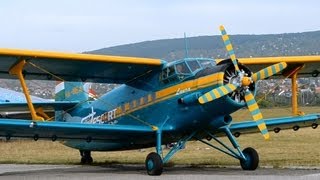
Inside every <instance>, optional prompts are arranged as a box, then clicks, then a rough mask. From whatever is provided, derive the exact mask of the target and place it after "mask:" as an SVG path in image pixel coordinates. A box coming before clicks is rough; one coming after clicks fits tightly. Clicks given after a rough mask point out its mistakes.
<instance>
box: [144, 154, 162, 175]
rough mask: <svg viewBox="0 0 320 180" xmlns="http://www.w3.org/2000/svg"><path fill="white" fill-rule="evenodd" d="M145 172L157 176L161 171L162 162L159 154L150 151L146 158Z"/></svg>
mask: <svg viewBox="0 0 320 180" xmlns="http://www.w3.org/2000/svg"><path fill="white" fill-rule="evenodd" d="M146 169H147V173H148V174H149V175H151V176H159V175H161V174H162V171H163V162H162V159H161V157H160V155H159V154H157V153H155V152H152V153H150V154H148V156H147V158H146Z"/></svg>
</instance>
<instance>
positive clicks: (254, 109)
mask: <svg viewBox="0 0 320 180" xmlns="http://www.w3.org/2000/svg"><path fill="white" fill-rule="evenodd" d="M220 31H221V34H222V39H223V42H224V45H225V47H226V49H227V51H228V54H229V56H230V58H231V61H232V64H233V66H234V68H235V70H236V75H237V78H238V81H237V82H229V83H228V84H225V85H223V86H220V87H218V88H215V89H213V90H211V91H209V92H207V93H205V94H204V95H202V96H200V97H199V98H198V101H199V103H201V104H205V103H207V102H210V101H213V100H215V99H218V98H220V97H222V96H225V95H227V94H229V93H231V92H234V91H235V90H236V89H241V90H244V91H245V96H244V100H245V102H246V105H247V107H248V109H249V111H250V113H251V115H252V118H253V120H254V121H255V122H256V123H257V126H258V128H259V130H260V132H261V134H262V135H263V136H264V138H265V139H269V138H270V136H269V133H268V130H267V127H266V124H265V122H264V121H263V116H262V114H261V111H260V109H259V107H258V104H257V102H256V100H255V99H254V95H253V94H252V93H251V91H250V90H249V86H250V85H251V84H252V83H254V82H256V81H258V80H262V79H265V78H268V77H270V76H273V75H274V74H276V73H278V72H280V71H282V70H283V69H285V68H286V67H287V64H286V63H285V62H281V63H278V64H274V65H271V66H269V67H267V68H264V69H262V70H260V71H258V72H257V73H254V74H253V75H252V76H250V77H249V76H248V74H246V73H245V72H244V71H243V70H240V68H239V65H238V62H237V59H236V56H235V53H234V50H233V47H232V44H231V41H230V39H229V36H228V34H227V33H226V31H225V29H224V27H223V26H220Z"/></svg>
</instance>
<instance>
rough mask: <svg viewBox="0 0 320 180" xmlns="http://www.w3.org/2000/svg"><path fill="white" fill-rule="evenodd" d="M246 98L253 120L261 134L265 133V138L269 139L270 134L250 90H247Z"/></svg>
mask: <svg viewBox="0 0 320 180" xmlns="http://www.w3.org/2000/svg"><path fill="white" fill-rule="evenodd" d="M244 99H245V101H246V103H247V106H248V109H249V111H250V113H251V115H252V117H253V120H254V121H255V122H256V123H257V126H258V128H259V130H260V132H261V134H262V135H263V137H264V139H266V140H268V139H269V138H270V135H269V132H268V129H267V126H266V123H265V122H264V120H263V117H262V114H261V112H260V109H259V107H258V104H257V102H256V100H255V99H254V96H253V94H252V93H251V92H250V91H246V94H245V96H244Z"/></svg>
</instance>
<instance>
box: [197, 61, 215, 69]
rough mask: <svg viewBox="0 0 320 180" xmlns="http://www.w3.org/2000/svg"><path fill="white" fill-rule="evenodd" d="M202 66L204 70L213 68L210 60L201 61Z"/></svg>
mask: <svg viewBox="0 0 320 180" xmlns="http://www.w3.org/2000/svg"><path fill="white" fill-rule="evenodd" d="M200 64H201V66H202V68H203V69H205V68H211V67H213V64H212V61H210V60H201V61H200Z"/></svg>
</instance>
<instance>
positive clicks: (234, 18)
mask: <svg viewBox="0 0 320 180" xmlns="http://www.w3.org/2000/svg"><path fill="white" fill-rule="evenodd" d="M319 17H320V1H319V0H304V1H302V0H268V1H267V0H265V1H258V0H255V1H254V0H228V1H222V0H220V1H214V0H203V1H201V0H189V1H187V0H161V1H152V0H126V1H125V0H51V1H49V0H7V1H6V0H3V1H0V24H1V26H0V48H4V47H5V48H23V49H38V50H52V51H65V52H82V51H88V50H94V49H99V48H104V47H110V46H115V45H121V44H128V43H134V42H140V41H147V40H155V39H164V38H180V37H183V33H184V32H186V33H187V35H188V36H201V35H217V34H219V25H220V24H224V25H225V27H226V29H227V32H228V33H229V34H274V33H286V32H304V31H315V30H320V21H319V20H318V18H319Z"/></svg>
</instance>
